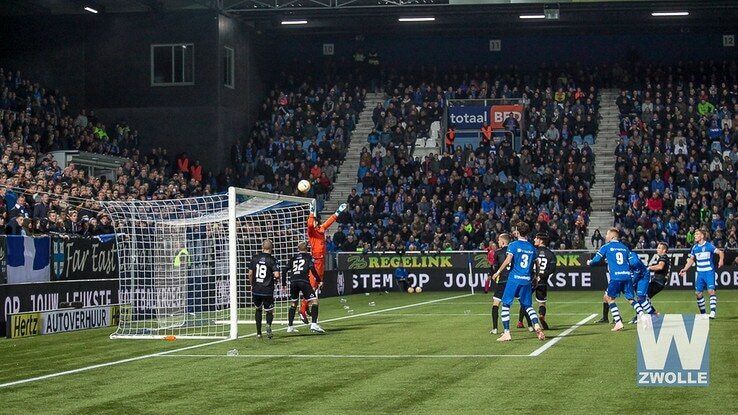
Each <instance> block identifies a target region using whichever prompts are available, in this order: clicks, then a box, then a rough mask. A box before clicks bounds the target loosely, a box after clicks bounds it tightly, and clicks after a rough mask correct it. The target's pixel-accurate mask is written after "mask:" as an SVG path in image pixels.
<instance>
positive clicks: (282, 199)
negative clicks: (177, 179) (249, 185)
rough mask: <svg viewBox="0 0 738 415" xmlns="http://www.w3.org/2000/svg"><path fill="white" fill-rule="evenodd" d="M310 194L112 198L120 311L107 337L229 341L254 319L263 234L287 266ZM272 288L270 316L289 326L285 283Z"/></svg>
mask: <svg viewBox="0 0 738 415" xmlns="http://www.w3.org/2000/svg"><path fill="white" fill-rule="evenodd" d="M314 203H315V201H314V200H313V199H308V198H301V197H293V196H284V195H276V194H271V193H265V192H257V191H254V190H246V189H238V188H234V187H231V188H229V189H228V194H221V195H214V196H201V197H191V198H183V199H176V200H151V201H106V202H103V207H104V209H105V210H106V211H107V213H108V214H109V215H110V217H111V219H112V220H113V224H114V226H115V237H116V242H117V254H118V264H119V269H120V276H119V298H120V318H119V320H118V328H117V330H116V332H115V333H113V334H112V335H111V336H110V337H111V338H132V339H144V338H148V339H167V338H192V339H203V338H231V339H235V338H236V337H237V336H238V324H243V323H249V322H253V321H254V307H253V294H252V288H251V285H250V284H249V282H248V278H247V275H248V272H247V270H248V266H249V262H250V259H251V257H252V256H254V255H256V254H258V253H260V252H261V249H262V243H263V242H264V241H265V240H266V239H270V240H271V241H272V244H273V247H274V250H273V252H272V255H274V257H275V258H276V259H277V261H278V263H279V264H286V263H287V261H289V259H290V258H291V257H292V256H294V255H295V254H296V253H297V245H298V244H299V243H300V242H302V241H305V240H307V219H308V215H309V213H310V207H311V205H313V206H314ZM283 278H284V280H283V283H282V284H277V285H276V286H275V293H274V299H275V310H274V323H275V324H286V323H287V314H288V309H289V280H288V279H287V276H286V275H284V273H283Z"/></svg>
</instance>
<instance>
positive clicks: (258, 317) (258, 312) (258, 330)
mask: <svg viewBox="0 0 738 415" xmlns="http://www.w3.org/2000/svg"><path fill="white" fill-rule="evenodd" d="M254 318H255V319H256V334H258V335H261V307H258V308H257V309H256V314H255V315H254Z"/></svg>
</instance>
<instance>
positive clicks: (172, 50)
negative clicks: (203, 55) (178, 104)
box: [150, 43, 195, 86]
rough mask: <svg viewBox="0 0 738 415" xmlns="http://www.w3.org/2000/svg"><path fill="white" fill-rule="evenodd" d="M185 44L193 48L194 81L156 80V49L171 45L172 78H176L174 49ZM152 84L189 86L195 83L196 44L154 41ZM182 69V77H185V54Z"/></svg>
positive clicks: (152, 46)
mask: <svg viewBox="0 0 738 415" xmlns="http://www.w3.org/2000/svg"><path fill="white" fill-rule="evenodd" d="M183 46H185V47H187V48H192V81H190V82H185V81H183V82H156V81H155V80H154V49H156V48H158V47H169V48H171V52H172V80H174V79H175V78H176V77H175V76H174V73H175V68H174V62H175V59H174V51H175V50H177V49H176V48H182V47H183ZM150 63H151V78H150V81H151V86H187V85H195V44H194V43H154V44H152V45H151V59H150ZM180 70H181V71H182V79H183V80H184V78H185V76H184V75H185V59H184V56H183V57H182V67H181V68H180Z"/></svg>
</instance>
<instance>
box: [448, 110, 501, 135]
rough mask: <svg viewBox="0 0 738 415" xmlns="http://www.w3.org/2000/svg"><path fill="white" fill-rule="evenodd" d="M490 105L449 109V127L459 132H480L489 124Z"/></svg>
mask: <svg viewBox="0 0 738 415" xmlns="http://www.w3.org/2000/svg"><path fill="white" fill-rule="evenodd" d="M490 108H491V106H489V105H468V106H467V105H459V106H453V107H449V108H448V123H449V126H454V127H455V128H456V129H457V130H478V129H480V128H482V125H483V124H489V113H490Z"/></svg>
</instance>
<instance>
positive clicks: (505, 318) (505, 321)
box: [500, 305, 510, 331]
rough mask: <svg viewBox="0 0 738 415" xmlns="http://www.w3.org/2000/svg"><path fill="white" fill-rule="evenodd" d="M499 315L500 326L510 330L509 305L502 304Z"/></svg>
mask: <svg viewBox="0 0 738 415" xmlns="http://www.w3.org/2000/svg"><path fill="white" fill-rule="evenodd" d="M500 316H501V317H502V328H503V329H505V331H510V306H506V305H503V306H502V312H501V313H500Z"/></svg>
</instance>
